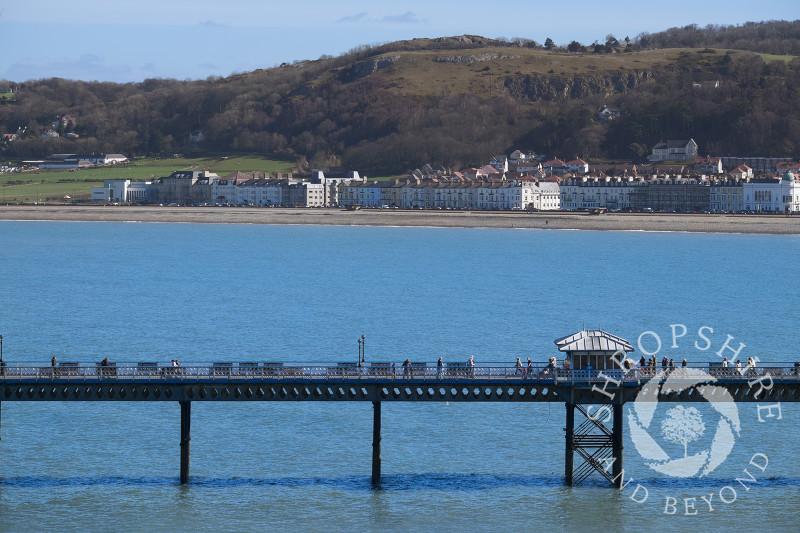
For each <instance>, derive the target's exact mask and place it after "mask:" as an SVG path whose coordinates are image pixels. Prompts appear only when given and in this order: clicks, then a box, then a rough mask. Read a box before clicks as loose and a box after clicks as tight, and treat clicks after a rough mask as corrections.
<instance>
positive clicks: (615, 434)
mask: <svg viewBox="0 0 800 533" xmlns="http://www.w3.org/2000/svg"><path fill="white" fill-rule="evenodd" d="M613 416H614V427H613V428H612V429H611V456H612V457H613V458H614V463H613V465H612V467H611V477H613V478H614V486H615V487H617V488H618V489H621V488H622V404H615V405H614V415H613Z"/></svg>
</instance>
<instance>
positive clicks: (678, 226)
mask: <svg viewBox="0 0 800 533" xmlns="http://www.w3.org/2000/svg"><path fill="white" fill-rule="evenodd" d="M0 220H41V221H64V222H68V221H70V222H79V221H85V222H169V223H204V224H310V225H314V224H322V225H338V226H427V227H461V228H520V229H560V230H600V231H603V230H606V231H685V232H706V233H764V234H800V216H796V217H787V216H784V215H753V214H748V215H744V214H742V215H733V214H672V213H605V214H601V215H592V214H589V213H586V212H563V211H558V212H535V213H528V212H517V211H505V212H498V211H492V212H489V211H447V210H442V211H422V210H413V211H406V210H399V209H360V210H357V211H347V210H345V209H342V208H326V209H313V208H297V209H290V208H263V207H250V208H247V207H157V206H107V205H104V206H72V205H6V206H0Z"/></svg>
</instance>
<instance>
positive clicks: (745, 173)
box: [729, 165, 753, 180]
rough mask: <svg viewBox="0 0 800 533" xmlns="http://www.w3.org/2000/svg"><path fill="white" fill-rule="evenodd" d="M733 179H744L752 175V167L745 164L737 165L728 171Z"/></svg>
mask: <svg viewBox="0 0 800 533" xmlns="http://www.w3.org/2000/svg"><path fill="white" fill-rule="evenodd" d="M729 174H730V176H731V177H732V178H734V179H740V180H746V179H748V178H752V177H753V169H752V168H750V167H748V166H747V165H739V166H738V167H736V168H734V169H733V170H731V171H730V172H729Z"/></svg>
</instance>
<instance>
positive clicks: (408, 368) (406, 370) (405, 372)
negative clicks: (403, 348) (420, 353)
mask: <svg viewBox="0 0 800 533" xmlns="http://www.w3.org/2000/svg"><path fill="white" fill-rule="evenodd" d="M410 371H411V361H410V360H408V359H406V360H405V361H403V377H406V378H407V377H408V375H409V374H410Z"/></svg>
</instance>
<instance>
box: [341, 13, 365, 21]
mask: <svg viewBox="0 0 800 533" xmlns="http://www.w3.org/2000/svg"><path fill="white" fill-rule="evenodd" d="M367 15H369V13H367V12H366V11H362V12H361V13H358V14H356V15H348V16H346V17H342V18H340V19H339V20H337V21H336V22H361V21H362V20H364V19H365V18H367Z"/></svg>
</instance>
